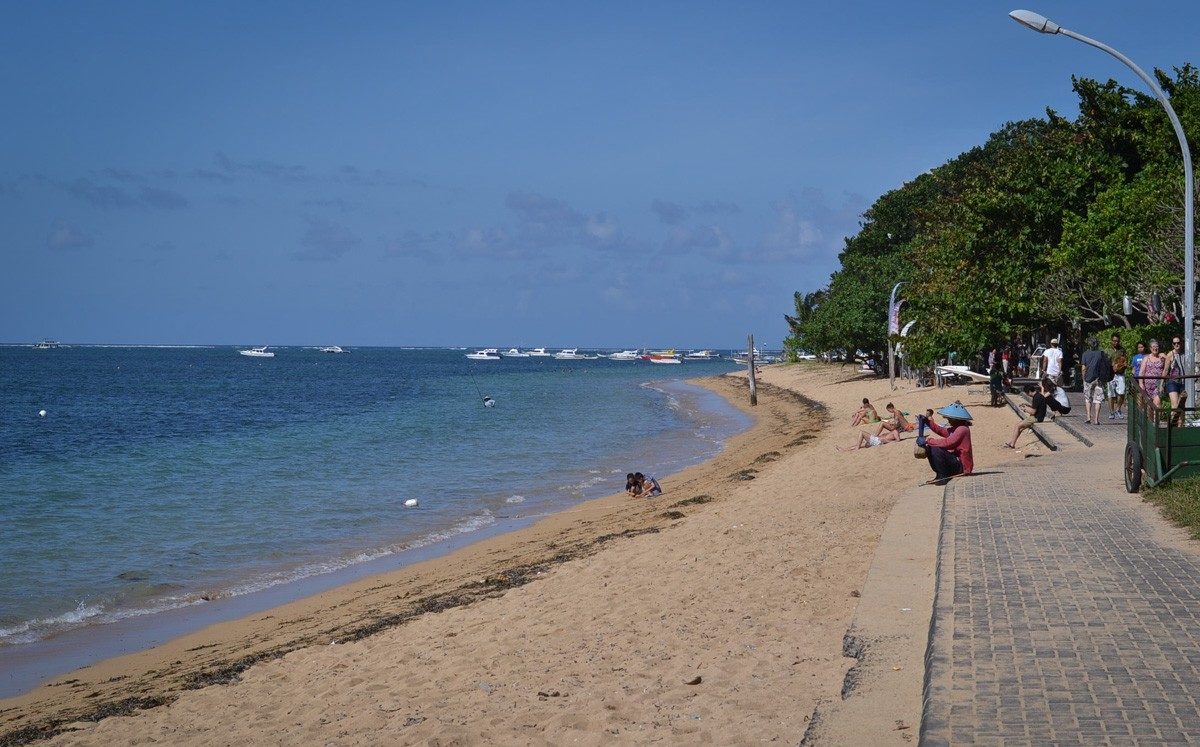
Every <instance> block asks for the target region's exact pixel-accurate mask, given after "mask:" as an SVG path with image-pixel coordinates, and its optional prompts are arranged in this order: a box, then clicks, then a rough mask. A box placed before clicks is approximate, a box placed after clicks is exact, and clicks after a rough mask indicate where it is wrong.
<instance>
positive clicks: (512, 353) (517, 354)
mask: <svg viewBox="0 0 1200 747" xmlns="http://www.w3.org/2000/svg"><path fill="white" fill-rule="evenodd" d="M500 357H501V358H528V357H529V353H522V352H521V351H520V350H517V349H516V348H509V349H508V350H505V351H504V352H503V353H501V354H500Z"/></svg>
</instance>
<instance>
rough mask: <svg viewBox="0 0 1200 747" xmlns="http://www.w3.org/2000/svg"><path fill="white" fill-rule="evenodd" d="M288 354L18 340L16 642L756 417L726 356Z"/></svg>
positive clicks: (1, 439)
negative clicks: (49, 346)
mask: <svg viewBox="0 0 1200 747" xmlns="http://www.w3.org/2000/svg"><path fill="white" fill-rule="evenodd" d="M275 351H276V353H277V356H276V357H275V358H272V359H252V358H247V357H244V356H240V355H238V354H237V352H236V349H235V348H230V347H212V348H120V347H67V348H59V349H56V350H33V349H31V348H27V347H2V348H0V527H3V531H0V646H19V645H21V644H26V643H30V642H32V641H36V640H38V639H41V638H45V637H47V636H51V635H53V634H55V633H57V632H60V631H63V630H66V629H70V628H77V627H80V626H85V625H91V624H103V623H108V622H113V621H116V620H120V619H124V618H128V617H130V616H139V615H145V614H147V613H152V612H155V611H162V610H167V609H172V608H178V607H182V606H188V605H197V604H204V603H205V602H206V601H208V600H212V599H217V598H224V597H230V596H237V595H244V594H249V593H252V592H255V591H258V590H262V589H267V588H270V587H272V586H276V585H279V584H283V583H287V582H289V581H294V580H297V579H302V578H306V577H312V576H315V575H318V574H323V573H329V572H332V571H335V570H339V569H345V568H347V567H353V566H354V565H356V564H363V563H366V562H368V561H371V560H373V559H376V558H380V557H385V556H388V555H391V554H394V553H398V552H402V551H405V550H408V549H411V548H416V547H422V546H428V545H433V544H436V543H438V542H443V541H446V540H448V539H449V538H455V537H462V536H464V535H468V536H469V535H470V534H471V533H474V532H478V531H483V530H486V528H487V527H489V526H491V525H493V524H494V523H495V522H496V521H498V520H501V519H505V518H511V517H514V516H530V515H537V514H539V513H544V512H549V511H553V510H558V509H561V508H563V507H565V506H568V505H571V504H572V503H575V502H578V501H580V500H583V499H586V498H589V497H594V496H598V495H605V494H609V493H613V492H619V491H620V490H622V489H623V487H624V476H625V473H626V472H628V471H642V472H647V473H651V474H659V475H661V474H665V473H668V472H670V471H673V470H677V469H679V468H681V467H682V466H685V465H686V464H690V463H694V462H697V461H701V460H703V459H705V458H708V457H709V456H711V455H713V454H715V453H716V452H717V451H718V450H719V449H720V446H721V444H722V442H723V441H724V440H725V439H726V438H727V437H728V436H729V435H731V434H733V433H735V432H737V431H740V430H742V429H744V428H745V427H746V426H747V425H748V420H747V419H746V418H745V417H744V416H743V415H741V414H740V413H739V412H738V411H736V410H735V409H733V408H732V407H730V406H728V404H726V403H724V402H723V401H721V400H720V399H719V398H717V397H715V396H713V395H710V394H708V393H706V392H704V391H703V390H699V389H696V388H694V387H690V386H687V385H685V384H683V383H682V382H680V381H679V379H680V378H681V377H684V376H686V377H689V378H691V377H695V376H704V375H710V374H717V373H723V372H726V371H729V370H732V369H733V365H732V364H730V363H728V362H724V361H718V362H696V363H693V362H689V363H686V364H685V365H682V366H657V365H651V364H648V363H642V362H616V361H608V360H595V361H556V360H552V359H536V358H535V359H506V360H502V361H498V362H491V361H487V362H474V361H467V360H466V359H465V358H464V355H463V351H458V350H404V349H395V348H361V349H355V350H353V351H352V352H350V353H348V354H345V355H334V354H323V353H319V352H317V351H316V350H313V349H309V348H275ZM483 395H489V396H491V397H493V398H495V400H496V403H497V405H496V407H494V408H485V407H483V405H482V397H483ZM43 409H44V410H45V411H46V415H45V416H44V417H40V416H39V414H38V413H39V411H40V410H43ZM668 488H669V486H668ZM412 498H415V499H417V500H418V501H419V507H417V508H406V507H405V506H404V502H405V501H406V500H408V499H412Z"/></svg>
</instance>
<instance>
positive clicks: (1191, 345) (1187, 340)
mask: <svg viewBox="0 0 1200 747" xmlns="http://www.w3.org/2000/svg"><path fill="white" fill-rule="evenodd" d="M1008 15H1009V17H1011V18H1012V19H1013V20H1014V21H1016V22H1017V23H1019V24H1021V25H1022V26H1025V27H1027V28H1031V29H1033V30H1034V31H1038V32H1040V33H1043V34H1062V35H1063V36H1068V37H1070V38H1072V39H1074V40H1075V41H1081V42H1083V43H1084V44H1087V45H1090V46H1093V47H1095V48H1096V49H1099V50H1103V51H1105V52H1108V53H1109V54H1111V55H1112V56H1113V57H1116V58H1117V59H1118V60H1120V61H1121V62H1123V63H1125V64H1126V65H1127V66H1128V67H1129V69H1130V70H1133V72H1135V73H1137V75H1138V77H1139V78H1141V79H1142V80H1143V81H1144V82H1145V83H1146V85H1147V86H1149V87H1150V90H1151V91H1153V92H1154V97H1155V98H1157V99H1158V103H1160V104H1162V107H1163V109H1165V110H1166V112H1167V118H1168V119H1170V120H1171V126H1172V127H1174V128H1175V137H1176V138H1178V139H1179V149H1180V150H1182V151H1183V341H1184V348H1183V352H1184V358H1185V359H1186V360H1185V363H1186V368H1185V370H1186V371H1187V372H1188V374H1189V375H1190V374H1193V373H1195V371H1196V369H1195V363H1196V338H1195V327H1194V323H1195V320H1194V316H1195V311H1196V278H1195V271H1194V269H1193V247H1192V201H1193V197H1192V152H1191V150H1190V149H1189V148H1188V143H1187V137H1186V136H1185V135H1184V134H1183V125H1181V124H1179V117H1178V116H1176V115H1175V110H1174V109H1172V108H1171V102H1170V101H1169V100H1168V99H1167V97H1166V95H1165V94H1164V93H1163V92H1162V89H1161V88H1159V87H1158V83H1157V82H1155V80H1154V79H1153V78H1151V77H1150V76H1149V75H1146V71H1145V70H1142V69H1141V68H1140V67H1138V66H1137V65H1135V64H1134V63H1133V60H1131V59H1129V58H1128V57H1126V56H1125V55H1123V54H1121V53H1120V52H1118V51H1117V50H1115V49H1113V48H1112V47H1110V46H1108V45H1107V44H1102V43H1101V42H1098V41H1096V40H1095V39H1090V38H1088V37H1086V36H1084V35H1083V34H1077V33H1075V32H1074V31H1071V30H1070V29H1064V28H1063V27H1062V26H1059V25H1058V24H1057V23H1055V22H1054V21H1051V20H1050V19H1048V18H1046V17H1045V16H1042V15H1038V14H1037V13H1034V12H1033V11H1029V10H1014V11H1013V12H1011V13H1009V14H1008ZM1186 382H1187V384H1186V386H1187V395H1188V400H1187V401H1188V403H1190V404H1191V406H1192V407H1196V380H1195V379H1187V380H1186Z"/></svg>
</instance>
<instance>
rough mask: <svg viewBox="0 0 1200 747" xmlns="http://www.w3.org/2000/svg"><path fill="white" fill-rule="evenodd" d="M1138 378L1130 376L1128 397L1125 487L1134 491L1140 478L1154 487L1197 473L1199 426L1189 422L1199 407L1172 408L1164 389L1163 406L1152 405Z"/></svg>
mask: <svg viewBox="0 0 1200 747" xmlns="http://www.w3.org/2000/svg"><path fill="white" fill-rule="evenodd" d="M1139 378H1140V377H1134V378H1133V379H1132V380H1131V385H1130V387H1129V388H1130V392H1129V397H1128V400H1127V402H1128V408H1127V414H1128V435H1127V437H1126V441H1125V489H1126V490H1128V491H1129V492H1130V493H1136V492H1137V491H1138V490H1140V489H1141V487H1142V484H1143V482H1144V483H1145V484H1146V485H1147V486H1149V487H1154V486H1155V485H1159V484H1161V483H1163V482H1166V481H1167V480H1179V479H1185V478H1191V477H1197V476H1200V427H1189V426H1188V422H1189V421H1194V420H1195V418H1196V413H1197V412H1198V411H1200V408H1196V407H1181V408H1178V409H1175V410H1172V409H1171V408H1170V405H1169V400H1168V399H1167V393H1166V391H1165V389H1164V391H1162V392H1161V402H1162V406H1161V407H1158V408H1155V407H1154V402H1153V400H1151V399H1150V398H1149V397H1147V396H1146V394H1145V393H1144V392H1143V391H1142V387H1141V386H1140V382H1139ZM1184 378H1188V379H1195V378H1200V377H1197V376H1186V377H1184ZM1160 381H1161V380H1160ZM1185 404H1186V403H1185Z"/></svg>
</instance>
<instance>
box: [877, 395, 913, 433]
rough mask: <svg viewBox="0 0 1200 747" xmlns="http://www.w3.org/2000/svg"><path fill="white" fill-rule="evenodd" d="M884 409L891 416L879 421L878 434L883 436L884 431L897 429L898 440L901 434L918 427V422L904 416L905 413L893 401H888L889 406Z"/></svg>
mask: <svg viewBox="0 0 1200 747" xmlns="http://www.w3.org/2000/svg"><path fill="white" fill-rule="evenodd" d="M884 409H886V410H887V411H888V413H890V414H891V417H890V418H887V419H885V420H881V421H880V422H879V428H878V429H877V430H876V431H875V435H876V436H882V435H883V432H884V431H895V432H896V434H897V435H896V440H897V441H899V440H900V436H899V434H901V433H909V432H911V431H915V430H916V429H917V424H916V423H914V422H912V421H911V420H909V419H908V418H906V417H904V413H903V412H901V411H900V410H897V409H896V406H895V405H893V404H892V403H891V402H888V403H887V407H886V408H884Z"/></svg>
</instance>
